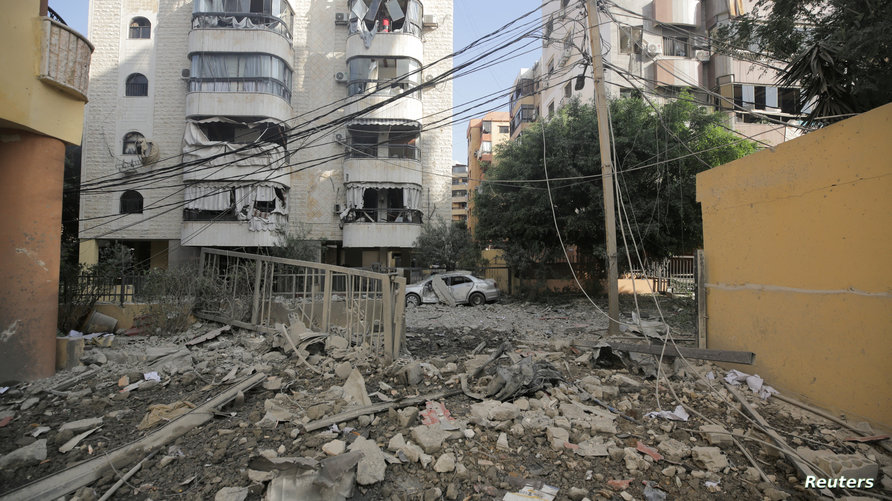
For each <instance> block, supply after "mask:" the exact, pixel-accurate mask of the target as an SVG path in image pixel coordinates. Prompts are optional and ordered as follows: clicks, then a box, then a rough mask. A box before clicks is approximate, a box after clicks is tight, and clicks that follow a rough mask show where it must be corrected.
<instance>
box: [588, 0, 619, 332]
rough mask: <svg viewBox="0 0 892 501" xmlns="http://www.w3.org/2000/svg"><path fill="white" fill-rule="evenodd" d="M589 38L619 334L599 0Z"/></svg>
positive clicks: (610, 310) (611, 309) (611, 302)
mask: <svg viewBox="0 0 892 501" xmlns="http://www.w3.org/2000/svg"><path fill="white" fill-rule="evenodd" d="M585 3H586V8H587V10H588V26H589V36H588V38H589V41H590V42H591V46H592V71H593V72H594V77H595V109H596V110H597V112H598V140H599V141H600V147H601V184H602V186H603V189H604V230H605V232H606V233H607V314H608V315H610V324H609V327H608V330H607V333H608V334H609V335H617V334H619V322H618V320H619V290H618V283H617V282H618V280H619V271H618V270H617V266H616V219H615V217H616V209H615V208H614V201H613V158H612V151H613V148H611V147H610V125H609V123H608V121H607V120H608V118H607V91H606V89H605V86H604V61H603V59H602V58H601V27H600V22H599V19H598V5H597V0H586V2H585Z"/></svg>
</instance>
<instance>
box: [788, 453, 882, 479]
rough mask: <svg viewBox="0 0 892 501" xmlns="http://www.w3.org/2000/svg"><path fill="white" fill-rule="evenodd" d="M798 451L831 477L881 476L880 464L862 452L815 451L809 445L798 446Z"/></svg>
mask: <svg viewBox="0 0 892 501" xmlns="http://www.w3.org/2000/svg"><path fill="white" fill-rule="evenodd" d="M796 452H797V453H798V454H799V455H800V456H802V457H803V458H804V459H806V460H807V461H809V462H811V463H814V464H815V465H817V467H818V468H820V469H821V470H822V471H824V472H826V473H827V474H828V475H830V476H831V477H840V476H844V477H846V478H865V479H866V478H872V479H874V480H876V478H877V477H878V476H879V472H880V469H879V468H880V467H879V465H878V464H877V463H875V462H873V461H869V460H868V459H867V458H865V457H864V456H862V455H860V454H835V453H834V452H833V451H828V450H821V451H815V450H812V449H809V448H808V447H798V448H797V449H796Z"/></svg>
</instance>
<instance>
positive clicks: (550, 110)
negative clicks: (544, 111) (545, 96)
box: [548, 101, 554, 118]
mask: <svg viewBox="0 0 892 501" xmlns="http://www.w3.org/2000/svg"><path fill="white" fill-rule="evenodd" d="M552 116H554V101H552V102H550V103H548V118H551V117H552Z"/></svg>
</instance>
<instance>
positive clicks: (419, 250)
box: [414, 218, 481, 270]
mask: <svg viewBox="0 0 892 501" xmlns="http://www.w3.org/2000/svg"><path fill="white" fill-rule="evenodd" d="M414 256H415V260H416V262H417V263H418V264H419V265H420V266H424V267H432V266H439V267H443V268H446V269H447V270H455V269H466V270H474V269H476V268H477V265H478V264H480V260H481V256H480V248H479V247H477V246H476V245H475V244H474V240H473V238H471V232H470V231H468V227H467V224H466V223H465V222H464V221H449V222H447V221H444V220H443V219H442V218H437V221H436V222H430V221H428V222H427V223H425V224H424V226H423V227H422V228H421V235H420V236H419V237H418V240H417V241H416V242H415V254H414Z"/></svg>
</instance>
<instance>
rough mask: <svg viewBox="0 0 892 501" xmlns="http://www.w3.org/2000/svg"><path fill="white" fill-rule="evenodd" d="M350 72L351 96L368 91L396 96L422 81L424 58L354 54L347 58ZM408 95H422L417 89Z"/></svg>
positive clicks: (348, 82) (348, 86) (349, 92)
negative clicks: (418, 93) (356, 55)
mask: <svg viewBox="0 0 892 501" xmlns="http://www.w3.org/2000/svg"><path fill="white" fill-rule="evenodd" d="M391 68H393V71H392V72H391V71H390V69H391ZM385 69H386V70H387V71H383V70H385ZM391 73H392V75H391ZM347 74H348V81H347V96H348V97H349V96H355V95H357V94H365V93H376V94H380V95H384V96H395V95H399V94H402V93H404V92H406V91H410V90H412V89H417V88H418V87H419V86H420V85H421V62H419V61H418V60H417V59H414V58H411V57H377V56H372V57H369V56H360V57H352V58H350V59H349V60H348V61H347ZM382 74H383V75H382ZM382 76H383V77H384V78H382ZM408 95H410V96H413V97H415V98H416V99H419V98H420V96H418V95H417V93H411V94H408Z"/></svg>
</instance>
